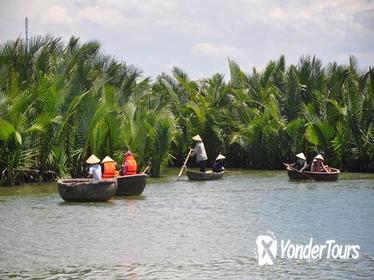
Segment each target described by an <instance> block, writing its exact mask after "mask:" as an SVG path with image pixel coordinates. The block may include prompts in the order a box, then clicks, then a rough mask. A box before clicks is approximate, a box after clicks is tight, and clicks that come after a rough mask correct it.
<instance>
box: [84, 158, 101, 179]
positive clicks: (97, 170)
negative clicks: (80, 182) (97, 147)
mask: <svg viewBox="0 0 374 280" xmlns="http://www.w3.org/2000/svg"><path fill="white" fill-rule="evenodd" d="M86 163H87V164H88V176H87V178H93V179H95V180H101V177H102V175H101V174H102V173H101V166H100V164H99V163H100V159H99V158H97V157H96V156H95V155H91V156H90V157H89V158H88V159H87V160H86Z"/></svg>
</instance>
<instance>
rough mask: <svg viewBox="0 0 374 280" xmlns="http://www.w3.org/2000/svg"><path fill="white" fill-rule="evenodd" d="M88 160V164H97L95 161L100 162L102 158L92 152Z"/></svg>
mask: <svg viewBox="0 0 374 280" xmlns="http://www.w3.org/2000/svg"><path fill="white" fill-rule="evenodd" d="M86 162H87V163H88V164H95V163H99V162H100V159H99V158H98V157H97V156H95V155H94V154H92V155H91V156H90V157H89V158H88V159H87V160H86Z"/></svg>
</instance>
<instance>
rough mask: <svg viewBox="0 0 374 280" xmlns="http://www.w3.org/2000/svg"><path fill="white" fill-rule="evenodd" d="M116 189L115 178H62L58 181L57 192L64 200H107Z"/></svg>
mask: <svg viewBox="0 0 374 280" xmlns="http://www.w3.org/2000/svg"><path fill="white" fill-rule="evenodd" d="M116 190H117V184H116V181H115V180H100V181H99V180H93V179H64V180H59V181H58V192H59V194H60V196H61V197H62V198H63V199H64V200H65V201H81V202H94V201H107V200H109V199H111V198H112V196H114V194H115V193H116Z"/></svg>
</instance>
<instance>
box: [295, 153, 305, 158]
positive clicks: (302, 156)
mask: <svg viewBox="0 0 374 280" xmlns="http://www.w3.org/2000/svg"><path fill="white" fill-rule="evenodd" d="M296 157H298V158H301V159H303V160H306V157H305V155H304V153H299V154H297V155H296Z"/></svg>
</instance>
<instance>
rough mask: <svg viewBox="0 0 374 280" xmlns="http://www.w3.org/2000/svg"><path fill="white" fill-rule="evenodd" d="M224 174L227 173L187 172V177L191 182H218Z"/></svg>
mask: <svg viewBox="0 0 374 280" xmlns="http://www.w3.org/2000/svg"><path fill="white" fill-rule="evenodd" d="M223 174H225V171H222V172H216V173H214V172H200V171H192V170H187V177H188V179H190V180H202V181H205V180H217V179H220V178H222V176H223Z"/></svg>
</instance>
